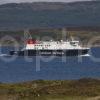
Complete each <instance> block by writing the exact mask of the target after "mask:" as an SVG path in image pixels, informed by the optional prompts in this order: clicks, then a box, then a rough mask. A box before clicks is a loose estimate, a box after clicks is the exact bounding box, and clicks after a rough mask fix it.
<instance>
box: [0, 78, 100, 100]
mask: <svg viewBox="0 0 100 100" xmlns="http://www.w3.org/2000/svg"><path fill="white" fill-rule="evenodd" d="M97 96H100V80H95V79H80V80H71V81H68V80H65V81H44V80H37V81H31V82H24V83H16V84H3V83H1V84H0V100H9V99H10V100H87V99H88V98H93V97H97ZM98 100H100V99H98Z"/></svg>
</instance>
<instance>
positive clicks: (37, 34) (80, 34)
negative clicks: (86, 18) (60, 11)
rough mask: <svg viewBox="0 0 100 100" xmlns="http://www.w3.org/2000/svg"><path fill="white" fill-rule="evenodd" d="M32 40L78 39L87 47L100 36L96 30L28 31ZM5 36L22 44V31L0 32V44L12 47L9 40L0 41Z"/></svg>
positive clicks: (99, 43)
mask: <svg viewBox="0 0 100 100" xmlns="http://www.w3.org/2000/svg"><path fill="white" fill-rule="evenodd" d="M29 32H30V34H31V36H32V37H33V39H38V40H43V39H45V38H44V37H48V38H47V40H50V39H53V40H62V39H63V38H64V39H70V38H71V36H72V37H74V38H76V39H77V38H78V39H79V40H80V41H81V42H82V44H83V45H87V43H88V42H89V41H90V40H91V39H93V38H95V37H98V36H100V31H98V30H97V29H96V30H94V29H93V30H92V29H89V30H86V29H80V28H74V29H73V28H71V29H68V28H66V32H65V33H64V34H63V33H62V30H61V29H34V30H30V31H29ZM5 36H11V37H13V38H14V39H15V40H16V41H17V42H18V43H19V44H20V45H23V43H24V31H0V43H2V44H3V45H12V44H13V43H12V42H13V41H11V39H9V38H6V39H7V40H6V41H3V42H2V41H1V40H2V38H4V37H5ZM94 45H100V41H99V40H97V41H95V43H94V44H93V46H94Z"/></svg>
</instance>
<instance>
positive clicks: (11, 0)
mask: <svg viewBox="0 0 100 100" xmlns="http://www.w3.org/2000/svg"><path fill="white" fill-rule="evenodd" d="M38 1H41V2H42V1H49V2H72V1H91V0H0V4H4V3H20V2H38Z"/></svg>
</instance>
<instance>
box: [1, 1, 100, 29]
mask: <svg viewBox="0 0 100 100" xmlns="http://www.w3.org/2000/svg"><path fill="white" fill-rule="evenodd" d="M99 18H100V1H85V2H84V1H83V2H73V3H60V2H58V3H56V2H54V3H52V2H34V3H20V4H16V3H11V4H4V5H0V30H10V29H11V30H12V29H13V30H17V29H26V28H44V27H46V28H48V27H50V28H59V27H79V26H80V27H83V26H84V27H99V26H100V21H99Z"/></svg>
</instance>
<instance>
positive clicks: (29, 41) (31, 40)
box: [27, 39, 36, 44]
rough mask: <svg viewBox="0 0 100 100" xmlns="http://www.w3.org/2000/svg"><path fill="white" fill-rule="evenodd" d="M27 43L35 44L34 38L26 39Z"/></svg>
mask: <svg viewBox="0 0 100 100" xmlns="http://www.w3.org/2000/svg"><path fill="white" fill-rule="evenodd" d="M27 44H36V40H33V39H29V40H27Z"/></svg>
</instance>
